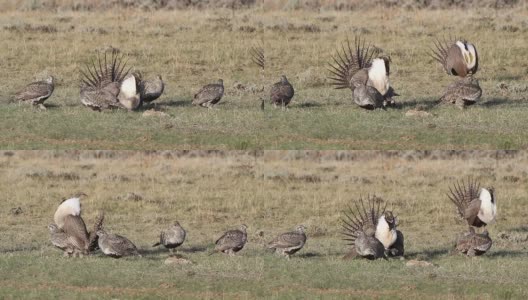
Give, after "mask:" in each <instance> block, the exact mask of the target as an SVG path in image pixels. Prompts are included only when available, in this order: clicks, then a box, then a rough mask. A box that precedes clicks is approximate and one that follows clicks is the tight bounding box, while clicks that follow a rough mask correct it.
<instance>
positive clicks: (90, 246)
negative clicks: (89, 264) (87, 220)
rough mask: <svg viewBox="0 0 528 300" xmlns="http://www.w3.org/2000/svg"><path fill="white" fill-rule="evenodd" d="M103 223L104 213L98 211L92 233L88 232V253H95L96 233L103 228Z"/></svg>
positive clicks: (96, 245)
mask: <svg viewBox="0 0 528 300" xmlns="http://www.w3.org/2000/svg"><path fill="white" fill-rule="evenodd" d="M103 222H104V211H100V212H99V214H98V215H97V217H96V218H95V222H94V226H93V229H92V232H90V237H89V243H88V251H90V252H92V251H95V250H97V248H98V243H97V242H98V240H99V238H98V237H97V231H98V230H100V229H102V228H103Z"/></svg>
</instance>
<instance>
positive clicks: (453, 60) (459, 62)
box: [445, 44, 468, 77]
mask: <svg viewBox="0 0 528 300" xmlns="http://www.w3.org/2000/svg"><path fill="white" fill-rule="evenodd" d="M445 69H446V71H447V72H448V73H449V74H451V75H457V76H460V77H466V75H467V72H468V70H467V67H466V62H465V61H464V57H463V56H462V55H461V52H460V48H458V46H457V45H456V44H453V45H451V47H449V50H448V51H447V57H446V58H445Z"/></svg>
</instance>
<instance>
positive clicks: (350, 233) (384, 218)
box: [342, 196, 404, 259]
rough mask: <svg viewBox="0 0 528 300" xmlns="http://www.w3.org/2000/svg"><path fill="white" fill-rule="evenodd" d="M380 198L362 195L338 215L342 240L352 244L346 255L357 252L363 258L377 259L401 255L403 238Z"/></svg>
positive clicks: (395, 221)
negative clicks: (342, 213) (364, 199)
mask: <svg viewBox="0 0 528 300" xmlns="http://www.w3.org/2000/svg"><path fill="white" fill-rule="evenodd" d="M382 202H383V200H382V199H381V198H378V197H376V196H372V197H371V196H369V197H368V198H367V206H365V203H364V201H363V198H361V197H360V198H359V201H356V202H355V203H354V207H355V210H354V209H352V208H351V207H349V210H348V212H345V213H344V215H345V217H344V218H343V219H342V222H343V223H342V226H343V235H344V236H345V238H344V240H345V241H347V242H348V245H350V246H354V248H353V249H352V251H351V253H350V254H349V255H347V257H354V256H357V255H359V256H361V257H364V258H367V259H378V258H383V257H385V256H389V257H393V256H403V254H404V238H403V234H402V233H401V231H399V230H397V229H396V225H397V219H396V218H395V217H394V216H393V214H392V212H391V211H387V210H386V207H387V204H385V206H384V207H382V206H381V205H382Z"/></svg>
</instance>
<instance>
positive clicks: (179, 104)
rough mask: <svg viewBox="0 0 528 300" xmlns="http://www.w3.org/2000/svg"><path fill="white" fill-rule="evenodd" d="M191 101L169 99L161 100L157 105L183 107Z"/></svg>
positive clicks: (189, 104)
mask: <svg viewBox="0 0 528 300" xmlns="http://www.w3.org/2000/svg"><path fill="white" fill-rule="evenodd" d="M191 102H192V101H190V100H188V99H175V100H169V101H163V102H159V103H158V104H157V106H162V107H163V106H168V107H185V106H191V105H192V103H191Z"/></svg>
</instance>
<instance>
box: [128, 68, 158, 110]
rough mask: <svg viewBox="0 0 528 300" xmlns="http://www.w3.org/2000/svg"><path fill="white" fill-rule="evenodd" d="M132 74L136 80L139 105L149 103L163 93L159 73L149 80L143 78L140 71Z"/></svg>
mask: <svg viewBox="0 0 528 300" xmlns="http://www.w3.org/2000/svg"><path fill="white" fill-rule="evenodd" d="M134 75H135V77H136V80H137V81H138V86H139V95H140V99H141V104H140V105H143V104H145V103H151V102H152V101H154V100H156V99H158V98H159V97H160V96H161V94H163V91H164V89H165V83H164V82H163V79H162V78H161V75H158V76H156V78H155V79H151V80H148V79H144V78H143V74H141V73H140V72H137V73H136V74H134Z"/></svg>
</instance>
